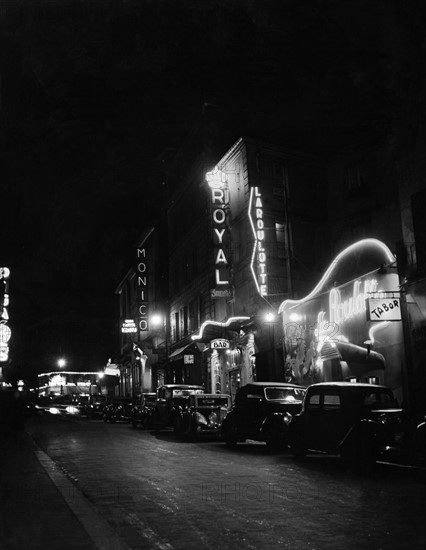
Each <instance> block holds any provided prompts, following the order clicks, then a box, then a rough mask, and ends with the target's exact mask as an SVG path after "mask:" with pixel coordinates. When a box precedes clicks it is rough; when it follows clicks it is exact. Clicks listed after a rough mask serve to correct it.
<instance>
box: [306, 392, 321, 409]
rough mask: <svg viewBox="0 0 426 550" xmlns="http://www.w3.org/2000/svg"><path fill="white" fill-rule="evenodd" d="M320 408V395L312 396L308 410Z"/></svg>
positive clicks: (314, 394)
mask: <svg viewBox="0 0 426 550" xmlns="http://www.w3.org/2000/svg"><path fill="white" fill-rule="evenodd" d="M319 407H320V394H319V393H313V394H311V395H310V397H309V400H308V408H309V409H319Z"/></svg>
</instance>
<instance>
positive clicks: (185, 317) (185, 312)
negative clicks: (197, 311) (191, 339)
mask: <svg viewBox="0 0 426 550" xmlns="http://www.w3.org/2000/svg"><path fill="white" fill-rule="evenodd" d="M182 318H183V336H186V335H187V334H188V332H189V331H188V306H185V307H184V308H183V309H182Z"/></svg>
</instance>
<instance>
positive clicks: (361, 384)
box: [309, 382, 390, 390]
mask: <svg viewBox="0 0 426 550" xmlns="http://www.w3.org/2000/svg"><path fill="white" fill-rule="evenodd" d="M327 386H335V387H341V388H380V389H384V390H389V389H390V388H388V387H387V386H380V385H378V384H368V383H367V382H318V383H317V384H312V385H311V386H309V389H311V388H317V387H327Z"/></svg>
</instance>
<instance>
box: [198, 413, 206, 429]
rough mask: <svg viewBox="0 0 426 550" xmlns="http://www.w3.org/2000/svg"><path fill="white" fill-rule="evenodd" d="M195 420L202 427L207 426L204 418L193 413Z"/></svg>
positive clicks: (199, 414)
mask: <svg viewBox="0 0 426 550" xmlns="http://www.w3.org/2000/svg"><path fill="white" fill-rule="evenodd" d="M195 419H196V420H197V422H198V424H203V426H207V424H208V422H207V419H206V417H205V416H204V415H203V414H201V413H200V412H196V413H195Z"/></svg>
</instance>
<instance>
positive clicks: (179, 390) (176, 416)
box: [153, 384, 204, 436]
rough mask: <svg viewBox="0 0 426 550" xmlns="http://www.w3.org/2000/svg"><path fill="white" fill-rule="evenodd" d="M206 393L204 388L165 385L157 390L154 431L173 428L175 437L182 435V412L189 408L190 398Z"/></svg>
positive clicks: (185, 385) (186, 385)
mask: <svg viewBox="0 0 426 550" xmlns="http://www.w3.org/2000/svg"><path fill="white" fill-rule="evenodd" d="M202 393H204V388H203V386H195V385H188V384H165V385H164V386H160V387H159V388H158V389H157V400H156V403H155V408H154V412H153V424H154V430H155V431H156V432H158V431H159V430H161V429H162V428H173V430H174V432H175V435H176V436H180V435H182V412H183V410H184V409H185V408H186V407H187V406H188V402H189V396H190V395H197V394H202Z"/></svg>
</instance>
